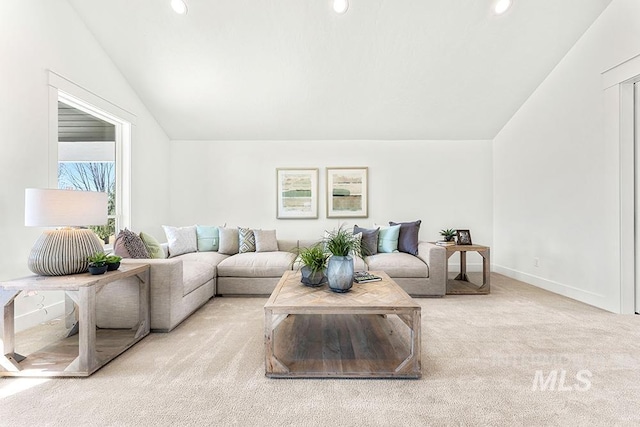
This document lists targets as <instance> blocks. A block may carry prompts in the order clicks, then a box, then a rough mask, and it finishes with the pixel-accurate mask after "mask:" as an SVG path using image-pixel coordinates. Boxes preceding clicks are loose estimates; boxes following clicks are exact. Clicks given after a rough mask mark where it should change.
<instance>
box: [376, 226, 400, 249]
mask: <svg viewBox="0 0 640 427" xmlns="http://www.w3.org/2000/svg"><path fill="white" fill-rule="evenodd" d="M399 237H400V225H392V226H390V227H380V231H379V232H378V252H383V253H391V252H396V251H397V250H398V238H399Z"/></svg>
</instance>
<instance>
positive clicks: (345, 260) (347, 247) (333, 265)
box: [323, 227, 362, 292]
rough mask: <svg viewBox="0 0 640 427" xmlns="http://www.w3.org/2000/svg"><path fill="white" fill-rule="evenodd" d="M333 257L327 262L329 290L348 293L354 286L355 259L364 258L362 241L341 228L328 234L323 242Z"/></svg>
mask: <svg viewBox="0 0 640 427" xmlns="http://www.w3.org/2000/svg"><path fill="white" fill-rule="evenodd" d="M323 242H324V244H325V247H326V249H327V251H328V252H329V253H331V255H332V256H331V257H330V258H329V261H328V262H327V279H328V281H329V288H330V289H331V290H332V291H334V292H348V291H349V290H350V289H351V286H353V272H354V271H353V270H354V268H353V257H352V255H354V256H357V257H359V258H362V248H361V246H360V239H358V238H357V237H356V236H355V235H354V234H353V233H352V232H351V231H349V230H345V229H344V228H342V227H340V228H338V229H337V230H333V231H331V232H327V235H326V237H325V238H324V240H323Z"/></svg>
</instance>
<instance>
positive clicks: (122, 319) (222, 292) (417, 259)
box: [97, 240, 446, 332]
mask: <svg viewBox="0 0 640 427" xmlns="http://www.w3.org/2000/svg"><path fill="white" fill-rule="evenodd" d="M313 243H315V242H314V241H305V240H277V250H275V251H268V252H245V253H237V254H233V255H228V254H223V253H220V252H216V251H207V252H201V251H196V252H190V253H184V254H181V255H178V256H175V257H170V256H171V253H170V252H169V247H168V245H167V244H162V245H161V247H162V251H163V252H164V255H165V256H166V257H167V258H165V259H123V261H122V262H123V264H125V265H126V264H140V263H147V264H150V266H151V269H150V282H151V287H150V293H151V302H150V303H151V329H152V330H153V331H160V332H168V331H171V330H172V329H173V328H175V327H176V326H177V325H178V324H180V323H181V322H182V321H183V320H184V319H186V318H187V317H188V316H190V315H191V314H192V313H193V312H195V311H196V310H197V309H198V308H200V307H201V306H202V305H203V304H205V303H206V302H207V301H208V300H209V299H210V298H212V297H214V296H223V297H224V296H265V297H266V296H269V295H270V294H271V292H272V291H273V289H274V288H275V286H276V284H277V283H278V281H279V280H280V277H281V276H282V274H283V273H284V272H285V271H286V270H291V269H296V268H297V266H296V264H295V260H296V255H295V253H296V250H297V249H298V248H301V247H306V246H310V245H312V244H313ZM354 262H355V269H356V270H365V269H366V270H372V271H373V270H383V271H385V272H386V273H387V274H388V275H389V276H390V277H391V278H393V279H394V280H395V281H396V282H397V283H398V285H400V286H401V287H402V288H403V289H405V290H406V291H407V293H409V294H410V295H412V296H416V297H442V296H444V294H445V292H446V280H445V274H446V273H445V272H446V266H445V263H446V251H445V249H444V248H442V247H440V246H436V245H434V244H431V243H427V242H419V244H418V253H417V255H415V256H414V255H411V254H408V253H403V252H393V253H378V254H375V255H371V256H366V257H364V259H360V258H355V261H354ZM301 286H302V285H301ZM356 286H357V285H356ZM135 289H136V287H134V286H131V285H130V284H127V283H116V284H114V285H113V286H111V289H109V290H108V291H105V292H102V293H101V295H98V307H99V308H98V313H97V317H98V326H101V327H105V328H106V327H109V328H123V327H129V325H134V324H135V322H136V319H135V318H134V317H133V316H134V314H127V313H135V312H136V311H135V309H134V307H135V306H133V304H136V305H137V302H138V301H137V292H136V291H135ZM128 316H131V317H128Z"/></svg>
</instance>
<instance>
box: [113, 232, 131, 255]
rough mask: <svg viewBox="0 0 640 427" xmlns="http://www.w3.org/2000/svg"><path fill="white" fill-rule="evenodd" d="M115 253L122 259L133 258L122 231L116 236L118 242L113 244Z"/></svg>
mask: <svg viewBox="0 0 640 427" xmlns="http://www.w3.org/2000/svg"><path fill="white" fill-rule="evenodd" d="M113 253H114V254H115V255H118V256H120V257H122V258H131V254H130V253H129V251H128V250H127V247H126V246H125V245H124V234H122V231H120V233H118V235H117V236H116V240H115V241H114V242H113Z"/></svg>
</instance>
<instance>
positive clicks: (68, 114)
mask: <svg viewBox="0 0 640 427" xmlns="http://www.w3.org/2000/svg"><path fill="white" fill-rule="evenodd" d="M116 167H117V166H116V143H115V125H114V124H112V123H109V122H107V121H105V120H102V119H101V118H99V117H96V116H95V115H93V114H90V113H88V112H85V111H83V110H81V109H79V108H76V107H74V106H72V105H69V104H67V103H65V102H62V101H60V100H59V101H58V188H60V189H64V190H80V191H99V192H104V193H107V196H108V223H107V225H99V226H92V227H90V228H91V229H92V230H94V231H95V232H96V234H97V235H98V236H99V237H100V238H101V239H102V240H103V241H104V242H105V243H109V237H111V236H113V235H114V234H115V228H116V216H117V214H118V209H117V206H116V203H117V200H118V199H117V197H116V191H117V188H118V186H117V183H116Z"/></svg>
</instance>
